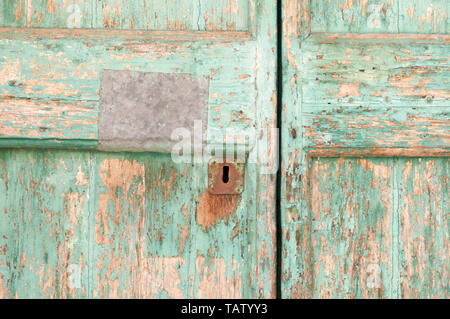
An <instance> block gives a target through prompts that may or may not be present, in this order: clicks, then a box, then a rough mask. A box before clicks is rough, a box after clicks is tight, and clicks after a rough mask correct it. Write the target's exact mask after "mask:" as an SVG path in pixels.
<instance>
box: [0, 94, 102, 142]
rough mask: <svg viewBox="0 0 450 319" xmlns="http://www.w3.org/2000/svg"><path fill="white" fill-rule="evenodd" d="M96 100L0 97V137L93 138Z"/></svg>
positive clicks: (96, 117) (95, 125)
mask: <svg viewBox="0 0 450 319" xmlns="http://www.w3.org/2000/svg"><path fill="white" fill-rule="evenodd" d="M97 125H98V101H91V102H88V101H75V102H72V103H70V102H63V101H57V100H50V101H42V100H39V99H20V98H14V97H7V96H4V97H0V139H1V138H4V137H7V138H27V139H33V138H35V139H73V140H96V139H97V135H98V134H97V131H98V130H97Z"/></svg>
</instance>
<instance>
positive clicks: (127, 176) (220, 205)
mask: <svg viewBox="0 0 450 319" xmlns="http://www.w3.org/2000/svg"><path fill="white" fill-rule="evenodd" d="M255 170H256V167H255V166H254V165H253V166H250V167H249V168H248V172H247V174H255V173H256V171H255ZM206 174H207V165H196V166H193V165H191V164H179V165H176V164H173V162H172V160H171V158H170V156H169V155H162V154H154V153H153V154H152V153H140V154H131V153H128V154H126V153H118V154H112V153H96V152H81V151H31V150H2V151H0V197H1V198H2V199H4V200H2V201H1V203H0V208H1V214H0V221H1V222H0V225H1V228H0V230H1V231H0V247H1V248H2V251H1V254H0V269H1V273H0V296H2V297H18V298H74V297H76V298H80V297H83V298H84V297H89V298H182V297H185V298H195V297H198V298H204V297H209V298H215V297H223V298H237V297H245V296H248V297H250V296H256V295H259V294H260V293H261V291H254V290H253V289H254V288H253V285H252V284H249V278H252V277H254V276H255V274H253V272H254V271H255V269H256V268H260V267H269V264H267V265H265V266H264V264H259V262H258V260H261V259H260V258H261V256H257V255H256V253H255V251H254V249H255V244H256V242H257V240H256V238H255V237H254V236H255V235H254V231H250V229H257V227H260V226H258V225H257V224H258V223H259V222H258V219H257V218H250V217H249V215H253V216H256V215H255V209H256V202H257V201H256V198H255V196H256V193H255V189H254V187H255V185H254V182H253V180H252V179H251V178H249V179H247V181H248V182H247V183H246V185H245V191H244V193H243V194H242V195H238V196H229V195H222V196H213V195H209V193H208V191H207V180H206V179H205V178H204V176H206ZM259 236H261V237H260V238H261V240H262V241H266V240H267V239H263V238H262V237H266V236H269V237H268V239H269V242H271V239H270V233H259ZM267 248H268V247H267ZM76 267H79V270H80V286H74V285H76V283H77V281H76V278H77V277H76V272H75V273H74V272H73V269H77V268H76ZM271 276H272V271H261V270H260V271H259V272H258V282H257V283H255V285H256V286H260V285H261V288H264V287H265V288H266V289H268V290H269V291H270V289H271V284H270V283H271V281H272V280H273V279H272V278H271ZM259 281H260V282H259ZM267 284H268V286H267ZM255 294H256V295H255Z"/></svg>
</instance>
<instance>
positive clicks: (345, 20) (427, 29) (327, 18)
mask: <svg viewBox="0 0 450 319" xmlns="http://www.w3.org/2000/svg"><path fill="white" fill-rule="evenodd" d="M449 9H450V4H449V2H448V1H447V0H420V1H411V0H350V1H348V0H336V1H329V0H311V31H312V32H313V33H319V32H341V33H346V32H350V33H443V34H444V33H448V32H449V30H448V14H449V11H450V10H449Z"/></svg>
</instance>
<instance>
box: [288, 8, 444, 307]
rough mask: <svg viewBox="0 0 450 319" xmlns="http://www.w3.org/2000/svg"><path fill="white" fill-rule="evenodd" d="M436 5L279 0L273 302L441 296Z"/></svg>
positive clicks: (440, 41) (440, 28)
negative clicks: (276, 294) (278, 219)
mask: <svg viewBox="0 0 450 319" xmlns="http://www.w3.org/2000/svg"><path fill="white" fill-rule="evenodd" d="M449 5H450V2H449V1H448V0H420V1H419V0H417V1H412V0H310V1H309V0H285V1H283V63H284V65H283V69H284V72H283V84H284V85H283V111H282V119H283V123H284V126H283V131H282V156H283V165H282V172H283V183H282V187H283V188H282V190H281V196H282V198H281V205H282V207H281V208H282V227H283V237H282V239H283V248H282V249H283V250H282V254H281V255H282V273H281V280H282V282H281V285H282V296H283V297H289V298H310V297H313V298H435V297H439V298H448V297H449V267H450V263H449V256H450V251H449V228H448V222H449V209H450V207H449V188H448V182H449V158H448V156H449V154H450V135H449V131H450V118H449V111H450V102H449V97H450V86H449V82H448V81H449V74H450V72H449V57H450V54H449V53H450V52H449V44H450V38H449V36H448V31H449V29H448V21H449V20H448V13H449Z"/></svg>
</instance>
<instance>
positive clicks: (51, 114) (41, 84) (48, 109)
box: [0, 29, 256, 152]
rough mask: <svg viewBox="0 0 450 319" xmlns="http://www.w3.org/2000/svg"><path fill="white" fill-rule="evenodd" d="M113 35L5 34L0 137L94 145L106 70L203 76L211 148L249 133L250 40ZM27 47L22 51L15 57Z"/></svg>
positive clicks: (252, 100) (210, 35) (252, 52)
mask: <svg viewBox="0 0 450 319" xmlns="http://www.w3.org/2000/svg"><path fill="white" fill-rule="evenodd" d="M110 32H112V31H106V32H103V33H98V32H97V31H92V32H90V31H80V32H79V33H78V36H79V37H73V35H72V33H64V32H52V31H43V32H40V31H30V32H27V31H24V32H16V31H14V30H12V29H6V30H3V32H2V36H3V37H2V39H1V40H0V50H1V52H2V54H3V55H2V59H1V61H0V68H1V69H0V75H1V77H0V78H1V80H0V92H2V93H1V94H0V96H1V100H0V107H1V110H2V113H1V114H2V115H0V125H1V126H0V127H1V128H2V131H1V132H0V136H1V137H0V139H3V138H19V137H23V138H36V139H42V138H58V139H61V140H62V139H65V140H69V141H67V143H65V144H64V145H70V140H72V139H73V140H86V141H91V142H95V141H97V139H98V111H99V104H98V103H99V90H100V74H101V71H102V70H103V69H112V70H132V71H140V72H162V73H189V74H194V75H199V76H201V75H204V76H208V77H209V78H210V87H209V92H210V98H209V106H208V109H209V116H208V143H210V144H214V143H217V144H222V143H223V136H224V135H225V134H229V135H232V134H233V131H234V132H242V131H244V130H248V129H251V128H253V126H254V123H255V116H256V114H255V113H256V109H255V99H256V93H255V91H254V88H255V84H254V83H255V69H254V61H255V42H254V41H251V40H250V41H249V39H250V38H249V36H248V35H247V34H240V33H237V34H234V33H233V34H229V35H228V36H224V37H223V36H222V37H221V36H218V37H217V38H216V37H215V33H214V32H211V33H208V34H204V35H203V36H202V35H199V36H196V35H194V34H188V35H185V36H184V38H183V36H182V37H181V39H180V38H179V37H177V36H176V34H175V35H171V34H165V35H166V39H165V40H161V39H164V38H165V37H164V34H162V35H161V34H148V33H141V34H139V33H137V34H133V33H130V32H128V33H127V32H125V33H122V32H117V33H110ZM55 35H56V37H55ZM197 37H198V39H197ZM155 40H156V41H155ZM24 47H27V48H28V49H27V51H26V53H25V54H21V55H17V54H16V52H17V51H20V50H22V48H24ZM43 52H45V53H44V54H43ZM18 118H21V121H17V119H18ZM235 134H236V135H238V136H240V135H241V134H240V133H239V134H237V133H235ZM76 144H77V142H76V141H74V145H73V146H74V147H75V146H76ZM61 145H63V144H61ZM167 151H168V152H170V149H169V150H167Z"/></svg>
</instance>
